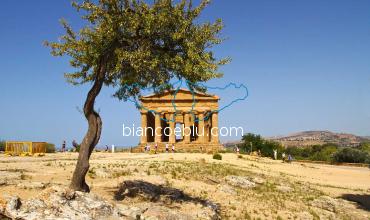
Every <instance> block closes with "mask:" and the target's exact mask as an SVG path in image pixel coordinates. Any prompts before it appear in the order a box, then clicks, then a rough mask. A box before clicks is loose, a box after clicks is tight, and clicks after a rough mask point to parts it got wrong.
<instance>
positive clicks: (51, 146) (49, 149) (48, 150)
mask: <svg viewBox="0 0 370 220" xmlns="http://www.w3.org/2000/svg"><path fill="white" fill-rule="evenodd" d="M46 153H55V144H52V143H46Z"/></svg>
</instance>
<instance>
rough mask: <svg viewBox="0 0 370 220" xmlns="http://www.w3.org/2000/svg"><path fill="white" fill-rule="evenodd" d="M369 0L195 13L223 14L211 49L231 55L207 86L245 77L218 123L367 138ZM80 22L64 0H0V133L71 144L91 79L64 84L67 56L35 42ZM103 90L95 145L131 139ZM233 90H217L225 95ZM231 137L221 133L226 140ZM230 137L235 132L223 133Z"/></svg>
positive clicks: (124, 116)
mask: <svg viewBox="0 0 370 220" xmlns="http://www.w3.org/2000/svg"><path fill="white" fill-rule="evenodd" d="M369 8H370V1H367V0H356V1H352V0H347V1H342V0H327V1H322V0H311V1H293V0H290V1H283V0H279V1H276V0H270V1H267V0H260V1H249V0H233V1H224V0H214V1H213V3H212V4H211V5H210V7H208V8H207V9H206V10H205V12H204V14H203V16H202V20H214V19H215V18H218V17H220V18H222V19H223V21H224V23H225V25H226V27H225V29H224V32H223V34H224V36H225V37H228V40H227V41H226V42H225V43H224V44H223V45H221V46H219V47H218V48H217V49H216V54H217V55H218V56H220V57H222V56H231V57H232V59H233V61H232V62H231V63H230V64H229V65H227V66H225V67H223V68H222V70H223V72H224V74H225V75H224V78H222V79H218V80H213V81H211V82H209V84H208V85H211V86H212V85H213V86H216V85H217V86H222V85H224V84H226V83H229V82H238V83H245V84H246V85H248V87H249V90H250V96H249V98H248V99H247V101H245V102H241V103H238V104H236V105H234V106H232V107H231V108H229V109H227V110H225V111H224V112H222V113H221V114H220V117H219V120H220V126H242V127H243V128H244V131H245V132H254V133H259V134H262V135H264V136H272V135H280V134H288V133H291V132H295V131H302V130H331V131H336V132H349V133H354V134H358V135H370V13H369ZM62 17H63V18H65V19H67V20H68V21H69V22H70V23H71V24H72V26H74V27H79V26H81V20H80V19H79V16H78V15H77V14H76V13H75V11H74V10H73V9H72V8H71V7H70V2H69V1H63V0H59V1H50V0H37V1H36V0H35V1H13V0H3V1H1V6H0V27H1V34H0V44H1V52H0V67H1V68H0V82H1V84H0V85H1V87H0V100H1V104H0V139H12V140H34V141H49V142H53V143H55V144H57V146H59V145H60V144H61V142H62V140H64V139H65V140H67V142H68V143H70V142H71V141H72V140H73V139H76V140H78V141H80V140H81V139H82V137H83V135H84V133H85V131H86V127H87V126H86V121H85V119H84V117H83V115H82V114H81V113H79V111H78V110H77V107H79V108H81V106H82V105H83V101H84V99H85V96H86V93H87V91H88V88H89V86H90V85H86V86H80V87H74V86H71V85H69V84H67V83H66V82H65V80H64V78H63V73H64V72H66V71H69V70H71V68H70V67H69V65H68V58H67V57H66V58H54V57H51V55H50V54H49V49H48V48H45V47H43V45H42V42H43V41H44V40H51V41H53V40H56V39H57V37H58V36H59V35H61V34H62V33H63V29H62V28H61V27H60V25H59V23H58V20H59V19H60V18H62ZM111 94H112V90H111V89H109V88H104V89H103V91H102V93H101V94H100V96H99V98H98V101H97V104H96V106H97V108H98V109H100V113H101V116H102V118H103V133H102V139H101V142H100V144H99V145H105V144H116V145H120V146H125V145H135V144H136V143H138V141H139V138H137V137H122V124H123V123H124V124H126V125H128V124H133V123H134V124H136V125H139V122H140V117H139V113H138V111H137V110H136V109H135V108H134V106H133V105H132V104H131V103H125V102H119V101H118V100H116V99H114V98H112V97H111ZM238 95H240V94H239V93H238V91H226V92H223V93H222V94H219V96H220V97H221V99H222V102H223V103H225V102H228V101H230V100H231V99H232V98H233V97H237V96H238ZM229 139H230V138H229ZM231 139H238V137H232V138H231Z"/></svg>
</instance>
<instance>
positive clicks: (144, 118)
mask: <svg viewBox="0 0 370 220" xmlns="http://www.w3.org/2000/svg"><path fill="white" fill-rule="evenodd" d="M140 113H141V128H142V129H143V133H142V135H141V138H140V143H141V144H146V143H147V140H148V139H147V136H146V126H147V112H140Z"/></svg>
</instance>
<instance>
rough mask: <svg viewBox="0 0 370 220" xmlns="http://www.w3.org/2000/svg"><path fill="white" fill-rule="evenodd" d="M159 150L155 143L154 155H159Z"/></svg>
mask: <svg viewBox="0 0 370 220" xmlns="http://www.w3.org/2000/svg"><path fill="white" fill-rule="evenodd" d="M157 150H158V144H157V143H155V146H154V154H157Z"/></svg>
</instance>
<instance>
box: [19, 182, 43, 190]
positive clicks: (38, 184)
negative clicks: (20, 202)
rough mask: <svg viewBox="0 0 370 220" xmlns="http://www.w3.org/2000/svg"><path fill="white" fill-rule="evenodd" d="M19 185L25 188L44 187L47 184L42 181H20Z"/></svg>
mask: <svg viewBox="0 0 370 220" xmlns="http://www.w3.org/2000/svg"><path fill="white" fill-rule="evenodd" d="M17 187H19V188H23V189H44V188H45V184H44V183H42V182H25V183H19V184H18V185H17Z"/></svg>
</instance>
